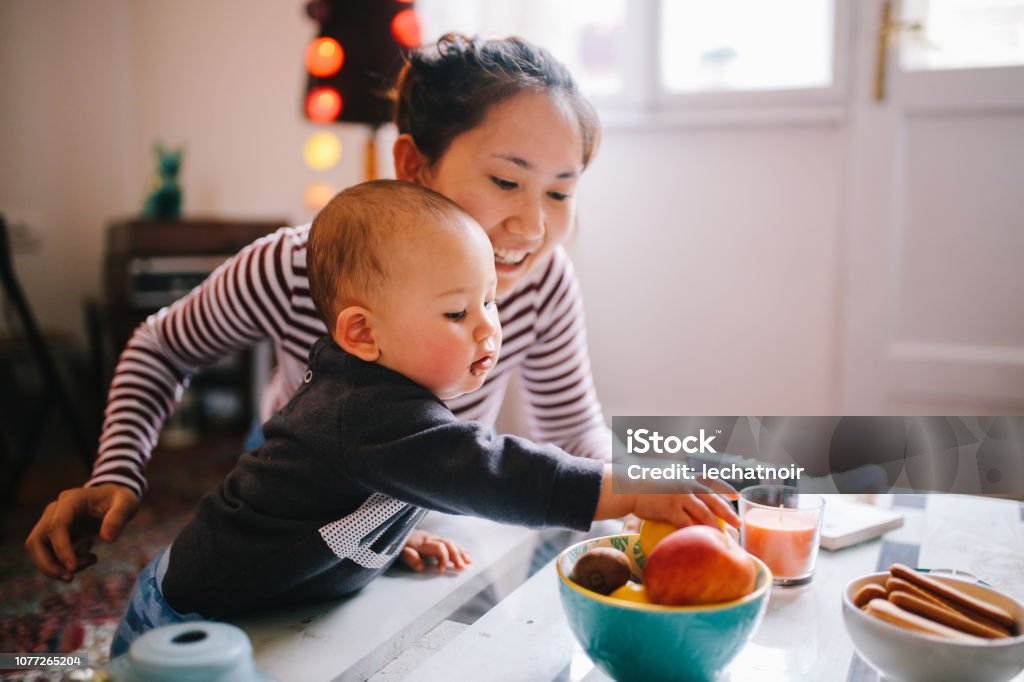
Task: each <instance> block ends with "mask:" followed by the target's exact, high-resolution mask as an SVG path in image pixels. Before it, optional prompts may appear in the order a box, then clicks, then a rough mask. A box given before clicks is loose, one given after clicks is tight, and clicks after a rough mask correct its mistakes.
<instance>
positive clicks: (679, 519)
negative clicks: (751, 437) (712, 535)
mask: <svg viewBox="0 0 1024 682" xmlns="http://www.w3.org/2000/svg"><path fill="white" fill-rule="evenodd" d="M690 487H693V488H696V489H702V490H705V491H707V492H704V493H696V492H695V493H676V494H645V495H637V496H636V506H635V507H634V509H633V513H634V514H636V515H637V516H639V517H641V518H644V519H651V520H652V521H663V522H665V523H671V524H672V525H673V526H676V527H677V528H682V527H684V526H692V525H696V524H703V525H706V526H712V527H714V528H720V525H719V521H718V520H719V519H722V520H723V521H725V522H726V523H727V524H729V525H730V526H733V527H735V528H739V525H740V519H739V517H738V516H737V515H736V512H735V511H734V510H733V508H732V505H731V504H729V503H728V502H726V501H725V499H723V498H722V497H720V496H719V495H716V494H714V493H713V492H711V490H714V491H715V492H717V493H721V494H722V495H725V496H727V497H735V496H736V490H735V489H734V488H733V487H732V486H730V485H729V484H728V483H724V482H722V481H717V480H707V479H701V480H700V481H699V482H698V483H697V484H696V485H693V484H691V486H690Z"/></svg>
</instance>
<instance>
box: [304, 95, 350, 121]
mask: <svg viewBox="0 0 1024 682" xmlns="http://www.w3.org/2000/svg"><path fill="white" fill-rule="evenodd" d="M339 115H341V95H339V94H338V91H337V90H335V89H334V88H329V87H326V86H324V87H319V88H313V89H312V90H310V91H309V94H308V95H306V116H308V117H309V120H310V121H313V122H314V123H330V122H331V121H336V120H338V116H339Z"/></svg>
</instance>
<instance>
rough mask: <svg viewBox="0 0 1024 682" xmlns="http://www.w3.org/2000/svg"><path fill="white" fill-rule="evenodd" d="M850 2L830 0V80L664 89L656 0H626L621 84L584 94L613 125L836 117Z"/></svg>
mask: <svg viewBox="0 0 1024 682" xmlns="http://www.w3.org/2000/svg"><path fill="white" fill-rule="evenodd" d="M766 1H770V0H766ZM861 1H863V0H861ZM856 2H857V0H835V22H834V36H833V60H832V84H831V85H828V86H824V87H818V88H801V89H785V90H763V91H753V90H746V91H729V92H725V91H723V92H698V93H668V92H665V91H664V90H663V89H662V86H661V61H660V52H661V51H660V44H659V41H660V31H659V30H658V29H659V20H660V16H659V15H660V12H659V9H660V2H659V0H629V1H628V2H627V4H626V22H625V26H626V28H625V30H626V36H625V43H626V44H625V45H624V53H625V54H626V55H627V57H626V62H625V64H623V75H624V80H625V87H624V88H623V90H622V92H620V93H617V94H615V95H591V96H590V98H591V100H592V101H593V103H594V105H595V106H596V107H597V108H598V111H599V112H600V114H601V119H602V122H603V123H604V125H605V126H606V127H609V128H616V129H618V128H627V129H628V128H651V127H655V128H663V127H685V126H726V125H764V124H780V125H782V124H789V123H793V124H798V123H813V122H820V123H837V122H842V121H843V120H844V119H845V117H846V112H847V108H848V97H849V91H850V80H851V68H852V61H853V60H852V59H851V57H852V45H853V35H852V33H853V29H854V27H853V24H854V19H855V17H854V15H853V14H854V4H855V3H856Z"/></svg>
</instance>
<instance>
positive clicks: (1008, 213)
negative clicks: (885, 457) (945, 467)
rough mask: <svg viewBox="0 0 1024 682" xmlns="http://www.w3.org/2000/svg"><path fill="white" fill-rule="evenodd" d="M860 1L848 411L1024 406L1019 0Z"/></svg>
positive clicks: (847, 316)
mask: <svg viewBox="0 0 1024 682" xmlns="http://www.w3.org/2000/svg"><path fill="white" fill-rule="evenodd" d="M887 6H888V7H889V8H890V11H891V19H892V20H893V21H899V20H905V21H908V22H909V23H913V22H917V21H919V22H920V23H921V24H923V27H922V28H921V29H920V30H916V31H915V30H913V29H911V28H908V27H906V26H904V27H903V28H898V27H896V26H894V25H891V28H890V31H889V34H890V39H889V41H888V48H889V49H888V55H887V57H888V58H887V60H886V61H887V63H886V65H885V67H884V69H883V72H884V76H885V82H884V97H883V98H882V99H881V100H877V99H876V97H875V92H874V91H875V89H876V80H877V78H876V76H877V74H878V71H877V64H878V56H879V49H878V47H879V43H878V38H879V30H880V26H881V24H882V21H883V16H884V14H885V13H886V7H887ZM861 9H862V13H861V17H860V22H859V26H858V28H857V46H858V59H857V68H856V74H857V78H856V82H857V90H856V92H855V100H856V101H855V104H854V107H853V110H854V117H853V122H852V128H851V134H852V142H853V143H852V146H851V155H850V193H849V195H848V196H849V206H848V211H847V215H848V216H849V222H848V224H847V233H846V238H845V244H844V254H845V255H844V263H845V267H846V268H847V271H846V273H844V277H843V281H844V287H843V291H844V298H845V301H844V303H845V306H844V320H843V323H844V332H843V340H844V345H845V347H844V349H843V353H842V357H843V358H844V360H843V367H842V387H843V389H842V393H843V396H842V406H841V408H842V410H843V412H844V413H847V414H857V413H871V414H876V413H888V414H1022V413H1024V0H903V2H902V3H901V2H893V3H891V4H889V3H886V2H883V0H865V2H864V4H863V5H862V6H861Z"/></svg>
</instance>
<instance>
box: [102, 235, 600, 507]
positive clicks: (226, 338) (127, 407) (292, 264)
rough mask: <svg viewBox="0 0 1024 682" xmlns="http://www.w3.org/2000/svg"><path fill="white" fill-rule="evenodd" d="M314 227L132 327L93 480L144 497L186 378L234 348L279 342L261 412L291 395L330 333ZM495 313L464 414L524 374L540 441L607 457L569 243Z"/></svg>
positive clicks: (268, 241) (471, 415) (477, 416)
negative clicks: (318, 294) (318, 284)
mask: <svg viewBox="0 0 1024 682" xmlns="http://www.w3.org/2000/svg"><path fill="white" fill-rule="evenodd" d="M309 227H310V226H309V224H306V225H302V226H299V227H284V228H281V229H280V230H278V231H277V232H274V233H273V234H270V235H268V236H266V237H264V238H262V239H259V240H257V241H255V242H253V243H252V244H250V245H249V246H247V247H246V248H245V249H243V250H242V251H240V252H239V253H238V254H237V255H235V256H234V257H232V258H231V259H229V260H228V261H226V262H225V263H224V264H223V265H221V266H220V267H219V268H218V269H217V270H216V271H214V272H213V274H211V275H210V277H209V278H207V279H206V281H205V282H203V283H202V284H201V285H199V286H198V287H196V288H195V289H194V290H193V291H192V292H191V293H189V294H188V295H187V296H185V297H184V298H182V299H180V300H179V301H177V302H175V303H174V304H173V305H171V306H169V307H167V308H164V309H162V310H160V311H159V312H157V313H154V314H153V315H151V316H150V317H149V318H148V319H147V320H146V321H145V322H143V323H142V324H141V325H140V326H139V327H138V328H137V329H136V330H135V333H134V334H133V335H132V337H131V339H130V340H129V341H128V344H127V347H126V348H125V350H124V352H123V353H122V354H121V357H120V359H119V361H118V363H117V367H116V369H115V371H114V377H113V380H112V383H111V387H110V393H109V395H108V398H107V407H106V411H105V416H104V421H103V432H102V435H101V436H100V446H99V454H98V456H97V458H96V462H95V464H94V465H93V471H92V477H91V478H90V479H89V481H88V483H86V485H98V484H100V483H119V484H121V485H124V486H127V487H129V488H130V489H132V490H133V491H134V492H135V493H136V494H137V495H139V496H141V495H142V492H143V491H144V490H145V487H146V477H145V470H146V465H147V463H148V461H149V457H150V454H151V452H152V450H153V447H154V446H155V445H156V441H157V437H158V435H159V433H160V428H161V427H162V425H163V423H164V421H165V420H166V419H167V417H168V416H169V414H170V413H171V412H172V411H173V409H174V406H175V405H176V404H177V401H178V400H179V399H180V398H181V395H182V393H183V392H184V390H185V388H186V387H187V386H188V382H189V379H190V378H191V377H192V376H193V375H194V374H196V373H197V372H198V371H200V370H201V369H202V368H204V367H208V366H210V365H212V364H214V363H215V362H217V361H218V360H220V359H221V358H223V357H225V356H227V355H229V354H231V353H233V352H235V351H238V350H241V349H243V348H247V347H250V346H252V345H255V344H256V343H258V342H260V341H263V340H265V339H270V340H271V341H272V342H273V345H274V351H275V356H276V360H277V363H276V365H277V366H276V369H275V370H274V374H273V376H272V378H271V381H270V384H269V385H268V386H267V388H266V390H265V391H264V395H263V399H262V405H261V417H262V418H263V419H266V418H268V417H269V416H270V415H271V414H272V413H273V412H276V411H277V410H278V409H280V408H281V407H282V406H283V405H284V404H285V403H286V402H287V401H288V399H289V398H290V397H291V396H292V395H293V394H294V393H295V391H296V389H297V388H298V386H299V385H300V384H301V383H302V377H303V375H304V373H305V370H306V362H307V358H308V355H309V350H310V348H311V347H312V346H313V344H314V342H315V341H316V340H317V339H318V338H319V337H320V336H322V335H323V334H325V333H326V331H327V330H326V328H325V327H324V324H323V322H322V321H321V320H320V318H319V316H318V315H317V313H316V309H315V308H314V306H313V301H312V299H311V298H310V296H309V280H308V278H307V276H306V242H307V239H308V237H309ZM498 311H499V316H500V318H501V324H502V330H503V337H504V340H503V343H502V354H501V356H500V358H499V360H498V364H497V366H496V367H495V368H494V369H493V370H492V371H491V372H490V374H489V375H488V377H487V380H486V382H485V383H484V385H483V387H482V388H480V389H479V390H478V391H475V392H473V393H469V394H466V395H463V396H460V397H459V398H456V399H454V400H451V401H448V402H447V405H448V407H449V408H450V409H451V410H452V412H454V413H455V415H456V416H457V417H459V418H460V419H468V420H473V421H478V422H481V423H483V424H486V425H493V423H494V420H495V418H496V417H497V414H498V411H499V409H500V407H501V403H502V400H503V398H504V395H505V389H506V387H507V386H508V382H509V379H510V378H511V377H512V375H513V373H515V372H518V373H519V374H520V376H521V379H522V386H523V390H524V393H525V396H524V397H525V400H526V408H527V409H526V411H527V415H528V418H529V422H530V426H531V430H532V436H533V437H534V439H536V440H539V441H543V442H551V443H554V444H555V445H557V446H559V447H561V448H562V449H563V450H565V451H567V452H569V453H571V454H574V455H578V456H582V457H591V458H597V459H604V460H609V459H610V458H611V436H610V433H609V431H608V429H607V426H606V425H605V423H604V419H603V416H602V413H601V406H600V403H599V402H598V400H597V394H596V392H595V390H594V385H593V380H592V377H591V373H590V359H589V356H588V353H587V342H586V331H585V329H584V321H583V305H582V299H581V296H580V292H579V285H578V282H577V280H576V275H575V273H574V271H573V268H572V263H571V262H570V260H569V257H568V255H567V254H566V253H565V251H564V250H563V249H562V248H561V247H559V248H556V249H555V251H554V252H553V254H552V256H551V258H550V259H549V261H548V262H547V263H546V264H544V265H541V266H539V267H537V268H536V269H535V270H534V271H533V272H532V273H529V274H528V275H527V276H526V277H525V278H524V280H523V281H522V282H520V284H519V287H518V288H517V289H516V291H514V292H512V293H511V294H509V295H508V296H506V297H505V298H504V299H501V300H499V301H498Z"/></svg>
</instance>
